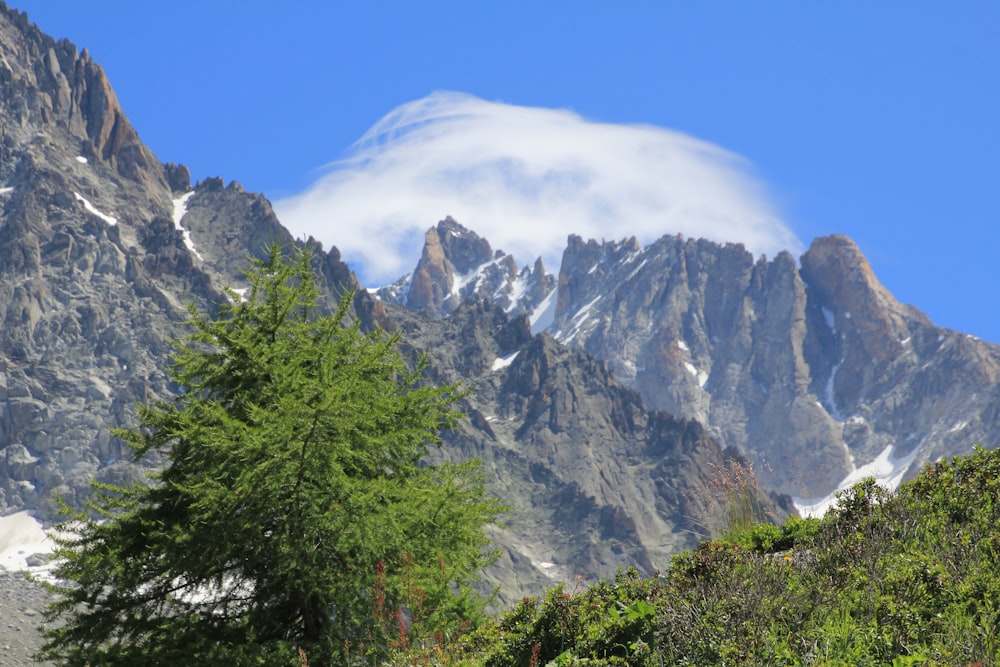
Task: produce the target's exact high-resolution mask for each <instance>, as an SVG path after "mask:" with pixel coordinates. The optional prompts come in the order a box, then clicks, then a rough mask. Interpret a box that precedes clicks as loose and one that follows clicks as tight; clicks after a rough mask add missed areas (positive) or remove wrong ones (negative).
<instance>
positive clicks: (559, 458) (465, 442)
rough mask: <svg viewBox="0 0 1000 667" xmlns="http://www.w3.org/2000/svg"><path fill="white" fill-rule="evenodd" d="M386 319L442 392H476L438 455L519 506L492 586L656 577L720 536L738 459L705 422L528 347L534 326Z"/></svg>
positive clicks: (762, 499) (757, 495)
mask: <svg viewBox="0 0 1000 667" xmlns="http://www.w3.org/2000/svg"><path fill="white" fill-rule="evenodd" d="M391 314H392V315H393V317H394V318H395V320H396V321H397V322H399V323H400V326H401V327H402V331H403V332H404V334H405V336H406V339H407V340H408V341H410V344H412V345H414V346H416V347H417V348H426V349H427V350H428V351H433V350H437V352H436V353H434V352H432V354H433V357H432V359H433V367H432V374H433V377H434V379H435V380H437V381H443V382H451V381H456V380H462V381H464V382H465V383H466V384H467V385H468V386H469V387H470V389H471V391H470V394H469V397H468V398H467V402H466V405H464V406H463V411H464V412H465V413H466V415H468V419H467V421H465V422H464V423H463V424H462V425H461V427H460V428H459V429H457V430H456V431H454V432H452V433H449V434H447V435H446V440H445V447H444V448H443V449H441V450H440V451H438V452H436V453H435V456H436V457H438V458H441V459H450V460H464V459H468V458H478V459H481V460H482V461H483V462H484V469H485V471H486V473H487V480H488V484H489V488H490V490H491V491H492V492H493V493H494V494H496V495H497V496H498V497H500V498H501V499H503V500H504V502H506V503H509V504H510V505H511V508H512V509H511V512H510V514H509V515H508V516H507V517H506V520H505V523H506V524H507V527H506V528H505V529H504V530H503V531H501V532H499V533H498V535H497V539H498V542H499V544H500V545H502V547H503V558H502V559H501V560H500V562H499V563H498V565H497V566H496V567H495V568H494V569H493V570H492V572H491V575H492V576H493V577H494V578H495V579H496V580H497V581H503V582H508V583H509V582H511V581H516V582H517V583H518V587H519V588H520V590H522V591H524V590H542V589H544V588H545V587H547V586H551V584H552V583H553V582H554V581H565V582H573V581H574V580H577V579H584V580H587V581H591V582H592V581H595V580H596V579H598V578H601V577H604V578H607V577H610V576H612V575H613V574H614V572H615V569H616V568H618V567H628V566H630V565H635V566H638V567H639V568H640V569H642V570H644V571H646V572H649V573H651V572H653V571H654V570H657V569H659V570H663V569H666V567H667V565H668V564H669V557H670V555H671V554H674V553H676V552H678V551H679V550H682V549H686V548H691V547H693V546H695V545H696V544H697V542H698V541H699V540H700V539H703V538H704V537H706V536H708V535H709V534H710V533H712V531H713V530H715V529H717V528H721V527H722V524H723V523H724V519H723V518H722V517H723V516H724V515H725V512H726V502H727V495H726V493H724V492H722V491H721V485H723V484H724V483H726V482H737V481H738V480H737V479H736V477H737V476H738V475H739V474H740V472H741V470H742V468H741V465H742V460H741V459H740V458H739V457H738V455H736V453H735V451H728V452H727V451H723V449H722V448H721V447H719V445H718V444H716V442H715V441H714V440H712V438H711V437H709V435H708V434H707V432H706V431H705V429H704V428H702V426H701V425H700V424H698V423H697V422H694V421H691V420H685V419H678V418H675V417H672V416H671V415H668V414H666V413H662V412H651V411H649V410H647V409H646V407H645V406H644V404H643V402H642V399H641V398H640V396H639V394H637V393H636V392H635V391H633V390H631V389H628V388H625V387H623V386H621V385H620V384H618V383H617V382H616V381H615V379H614V377H613V375H612V373H611V371H610V370H609V368H608V366H607V364H606V363H604V362H602V361H599V360H597V359H595V358H593V357H591V356H590V355H589V354H587V353H585V352H583V351H581V350H574V349H572V348H568V347H566V346H564V345H562V344H560V343H559V342H557V341H556V340H554V339H553V338H552V337H551V336H549V335H547V334H544V333H543V334H538V335H536V336H534V337H532V336H531V334H530V330H529V325H528V321H527V318H526V317H524V316H520V317H516V318H513V319H508V317H507V315H506V314H505V313H504V311H503V310H502V309H500V308H498V307H495V306H492V305H490V304H489V303H487V302H482V301H479V302H467V303H466V304H465V305H463V306H461V307H459V308H458V309H457V310H456V311H454V312H453V313H452V314H451V315H450V316H449V317H448V318H446V319H444V320H434V319H431V318H429V317H426V316H420V315H418V314H416V313H413V312H412V311H400V310H392V311H391ZM442 343H444V345H442ZM748 490H749V492H750V494H751V498H752V501H751V504H752V505H753V506H754V508H755V509H756V510H757V511H758V512H760V516H761V517H764V516H767V517H770V518H772V519H774V520H782V519H784V518H785V517H786V516H788V513H789V511H790V510H791V504H790V499H787V498H786V499H785V502H784V503H782V502H780V499H779V500H775V499H772V498H771V497H769V496H767V495H766V494H765V493H764V492H763V491H762V490H761V489H760V488H758V487H757V486H756V485H755V484H753V483H751V484H750V485H749V487H748ZM510 592H511V588H510V587H509V586H508V587H507V591H506V593H507V594H510Z"/></svg>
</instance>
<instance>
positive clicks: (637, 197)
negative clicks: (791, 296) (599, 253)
mask: <svg viewBox="0 0 1000 667" xmlns="http://www.w3.org/2000/svg"><path fill="white" fill-rule="evenodd" d="M751 172H752V169H751V166H750V164H749V163H748V162H747V161H746V160H744V159H743V158H741V157H740V156H738V155H735V154H733V153H731V152H729V151H726V150H725V149H722V148H720V147H718V146H715V145H713V144H710V143H707V142H704V141H701V140H698V139H695V138H693V137H690V136H688V135H685V134H682V133H680V132H675V131H672V130H666V129H663V128H659V127H653V126H640V125H612V124H607V123H597V122H592V121H588V120H586V119H584V118H581V117H580V116H579V115H577V114H575V113H573V112H571V111H565V110H556V109H541V108H533V107H520V106H513V105H510V104H503V103H499V102H487V101H485V100H482V99H479V98H477V97H473V96H470V95H464V94H460V93H450V92H438V93H433V94H431V95H429V96H427V97H425V98H423V99H420V100H417V101H415V102H410V103H408V104H404V105H402V106H400V107H398V108H396V109H395V110H393V111H392V112H391V113H389V114H388V115H387V116H385V117H384V118H382V120H380V121H379V122H378V123H376V124H375V125H374V126H373V127H372V128H371V129H370V130H369V131H368V132H367V133H366V134H365V135H364V136H363V137H361V139H360V140H358V142H357V143H355V145H354V146H352V148H351V152H350V154H349V155H348V157H346V158H345V159H342V160H339V161H336V162H333V163H331V164H329V165H327V171H326V172H325V174H324V175H323V176H322V177H320V178H319V180H317V181H316V182H315V183H314V184H313V185H312V186H310V187H309V188H308V189H307V190H306V191H305V192H304V193H302V194H299V195H296V196H293V197H289V198H286V199H282V200H280V201H277V202H275V209H276V210H277V212H278V216H279V218H280V219H281V221H282V222H283V223H284V224H285V225H286V226H287V227H288V229H289V230H290V231H291V232H292V233H293V234H294V235H296V236H302V235H312V236H314V237H316V238H317V239H319V240H321V241H323V243H324V245H327V246H329V245H336V246H337V247H338V248H340V250H341V253H342V255H343V257H344V259H345V260H346V261H347V262H349V263H350V264H351V265H352V267H353V268H354V269H355V270H356V271H358V273H359V275H360V276H361V277H362V281H363V283H364V284H365V285H366V286H369V287H371V286H376V285H379V284H383V283H386V282H389V281H391V280H394V279H395V278H397V277H399V276H400V275H402V274H403V273H405V272H406V271H408V270H410V269H411V268H412V267H413V266H414V265H415V264H416V261H417V258H418V257H419V253H420V248H421V246H422V243H423V233H424V231H425V230H426V229H427V228H428V227H431V226H432V225H434V224H436V223H437V221H438V220H440V219H442V218H444V217H445V216H446V215H451V216H452V217H453V218H455V219H456V220H458V221H459V222H460V223H462V224H463V225H465V226H466V227H468V228H470V229H472V230H474V231H475V232H476V233H478V234H479V235H480V236H484V237H485V238H487V239H489V241H490V243H491V244H492V246H493V247H494V248H501V249H503V250H504V251H506V252H508V253H510V254H512V255H514V257H515V258H516V259H517V260H518V261H519V262H520V263H522V264H525V263H528V262H531V261H534V258H535V257H537V256H539V255H541V256H542V257H543V258H544V260H545V264H546V267H547V268H548V269H549V270H550V271H556V270H558V264H559V259H560V258H561V256H562V251H563V248H564V247H565V245H566V237H567V235H569V234H571V233H572V234H579V235H580V236H582V237H584V238H596V239H602V238H603V239H621V238H624V237H628V236H633V235H634V236H636V237H638V238H639V240H640V241H641V242H643V243H648V242H651V241H653V240H655V239H657V238H659V237H660V236H663V235H664V234H676V233H682V234H684V235H685V236H690V237H695V238H697V237H705V238H708V239H712V240H716V241H733V242H742V243H744V244H746V246H747V248H748V249H750V250H752V251H753V252H755V253H758V254H759V253H767V254H768V255H773V254H775V253H776V252H777V251H779V250H781V249H789V250H792V251H798V250H800V249H801V247H802V246H801V243H800V242H799V240H798V239H797V238H796V237H795V235H794V234H793V233H792V231H791V230H790V229H789V228H788V227H787V226H786V225H785V224H784V223H783V222H782V221H781V220H780V218H779V217H778V214H777V212H776V211H775V209H774V207H773V206H772V205H771V204H770V202H769V201H768V199H767V197H766V195H765V193H764V187H763V185H762V184H761V183H760V182H759V181H758V180H756V179H755V178H754V177H753V175H752V173H751Z"/></svg>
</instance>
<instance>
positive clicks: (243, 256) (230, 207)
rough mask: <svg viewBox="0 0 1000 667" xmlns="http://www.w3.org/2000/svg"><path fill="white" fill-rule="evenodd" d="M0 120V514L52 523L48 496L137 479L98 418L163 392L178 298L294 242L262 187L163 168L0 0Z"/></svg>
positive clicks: (99, 82)
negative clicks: (274, 245) (24, 512)
mask: <svg viewBox="0 0 1000 667" xmlns="http://www.w3.org/2000/svg"><path fill="white" fill-rule="evenodd" d="M0 118H2V123H0V216H2V217H0V512H2V513H7V512H11V511H15V510H18V509H23V508H30V509H33V510H35V511H37V512H38V513H39V515H40V516H42V517H46V518H48V517H51V516H52V513H53V511H54V509H55V501H54V494H55V493H58V494H60V495H62V496H63V497H64V498H65V499H66V500H67V501H68V502H70V503H71V504H74V505H79V504H80V503H81V502H82V501H83V499H84V498H85V497H86V494H87V493H89V483H90V481H91V480H92V479H98V480H101V481H119V482H120V481H124V480H127V479H130V478H132V477H134V476H135V475H136V474H139V472H140V471H139V470H138V469H137V468H136V466H135V465H133V464H132V462H131V461H129V460H128V456H129V455H128V453H127V452H125V451H124V450H123V446H122V443H121V442H120V441H119V440H118V439H116V438H114V437H113V436H112V435H111V429H112V428H114V427H117V426H121V425H124V424H128V423H131V421H132V417H133V414H134V405H135V404H136V403H137V402H139V401H143V402H145V401H150V400H155V399H160V398H166V397H168V396H169V395H170V394H171V387H170V385H169V382H168V380H167V376H166V372H165V370H166V368H167V364H168V357H169V353H170V350H171V347H170V340H171V338H173V337H175V336H178V335H181V334H182V333H183V332H184V331H185V329H184V326H183V325H184V322H185V321H186V320H187V319H188V310H187V305H188V304H189V303H193V304H194V305H195V306H196V307H198V308H200V309H201V310H202V311H205V310H210V309H211V307H212V304H214V303H219V302H220V301H221V300H222V299H224V298H226V297H225V296H224V293H223V288H224V287H225V286H227V285H231V286H233V287H237V288H238V287H239V286H240V285H241V283H240V275H241V274H240V271H241V269H243V268H245V267H246V261H247V256H248V255H256V254H259V253H260V252H261V249H262V248H263V247H264V245H266V244H267V243H270V242H280V243H290V242H291V241H292V238H291V236H290V235H289V233H288V232H287V231H286V230H285V229H284V228H283V227H282V226H281V225H280V223H279V222H278V220H277V218H276V217H275V216H274V213H273V211H272V210H271V206H270V204H269V203H268V202H267V200H266V199H264V197H262V196H260V195H256V194H250V193H246V192H244V191H243V189H242V188H241V187H239V185H238V184H237V183H230V184H229V185H228V186H223V183H222V180H221V179H207V180H206V181H204V182H202V183H198V184H196V185H195V186H194V187H192V186H191V185H190V176H189V175H188V172H187V169H186V168H184V167H183V166H179V165H171V164H166V165H165V164H162V163H160V162H159V161H158V160H157V159H156V157H155V156H154V155H153V154H152V152H151V151H150V150H149V149H148V148H147V147H145V146H144V145H143V144H142V143H141V141H140V140H139V137H138V134H137V132H136V131H135V129H134V128H133V127H132V126H131V124H130V123H129V121H128V118H127V117H126V116H125V114H124V112H123V111H122V109H121V107H120V105H119V104H118V101H117V98H116V96H115V94H114V91H113V90H112V88H111V86H110V84H109V82H108V80H107V78H106V77H105V75H104V72H103V70H102V69H101V67H100V66H99V65H97V64H96V63H94V62H93V60H92V59H91V58H90V56H89V55H88V53H87V51H86V50H84V51H82V52H78V51H77V49H76V47H75V46H73V45H72V44H70V43H69V42H67V41H65V40H63V41H59V42H56V41H55V40H53V39H52V38H50V37H48V36H46V35H44V34H42V33H41V32H40V31H39V30H38V29H37V28H36V27H35V26H34V25H32V24H31V23H29V22H28V20H27V17H26V16H25V15H24V14H21V13H18V12H16V11H12V10H9V9H7V8H6V7H5V6H2V5H0ZM317 264H318V266H317V268H318V269H319V270H320V271H321V272H322V273H323V275H324V276H325V277H326V278H327V281H328V291H330V292H331V293H332V292H334V291H336V290H337V289H338V285H342V286H351V287H355V288H356V287H357V283H356V280H355V279H354V277H353V275H352V274H351V272H350V270H349V269H348V268H347V266H346V265H344V264H343V263H342V262H340V260H339V254H338V253H337V251H336V249H332V250H331V251H330V252H328V253H319V254H318V256H317ZM366 303H367V304H368V305H370V306H371V308H368V307H367V306H366ZM380 309H381V306H380V305H378V304H375V303H374V302H372V301H371V299H370V298H369V297H368V296H367V294H364V293H362V294H359V311H360V312H364V313H367V314H368V316H369V317H375V316H376V315H377V314H378V312H380Z"/></svg>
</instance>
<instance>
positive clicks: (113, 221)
mask: <svg viewBox="0 0 1000 667" xmlns="http://www.w3.org/2000/svg"><path fill="white" fill-rule="evenodd" d="M73 196H74V197H76V200H77V201H79V202H83V207H84V208H85V209H87V211H89V212H90V213H93V214H94V215H96V216H97V217H98V218H100V219H101V220H103V221H104V222H106V223H108V224H109V225H111V226H112V227H113V226H115V225H117V224H118V219H117V218H115V217H114V216H110V215H107V214H106V213H101V212H100V211H99V210H97V207H96V206H94V205H93V204H91V203H90V202H89V201H87V200H86V199H85V198H84V196H83V195H81V194H80V193H79V192H74V193H73Z"/></svg>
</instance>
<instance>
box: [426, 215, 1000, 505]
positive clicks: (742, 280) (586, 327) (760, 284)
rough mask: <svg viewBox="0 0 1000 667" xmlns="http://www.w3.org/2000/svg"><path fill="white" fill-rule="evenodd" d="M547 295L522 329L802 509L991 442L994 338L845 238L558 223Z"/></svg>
mask: <svg viewBox="0 0 1000 667" xmlns="http://www.w3.org/2000/svg"><path fill="white" fill-rule="evenodd" d="M442 224H444V223H442ZM454 225H455V223H454V221H450V222H449V224H448V227H447V229H448V230H449V232H448V233H450V234H455V233H456V232H455V231H451V230H454ZM440 229H441V226H440V225H439V227H438V230H440ZM434 231H435V230H433V229H432V230H431V231H430V232H428V234H429V235H430V234H431V233H432V232H434ZM438 233H440V232H438ZM469 233H470V232H468V231H467V230H464V229H463V230H460V231H458V232H457V234H458V235H465V234H469ZM426 253H427V251H426V249H425V254H426ZM448 262H449V257H448V255H447V253H445V256H444V259H443V261H442V262H441V263H443V264H444V265H447V264H448ZM553 294H554V297H553V296H552V295H550V298H549V302H550V303H551V304H552V308H551V312H549V313H547V314H546V316H545V317H540V316H539V313H538V312H536V311H530V310H528V311H527V312H528V314H529V315H530V316H531V317H532V320H533V321H534V322H537V323H539V324H541V326H539V327H536V330H537V329H543V330H545V331H547V332H548V333H549V334H550V335H551V336H552V337H553V338H554V339H555V340H557V341H559V342H561V343H563V344H564V345H567V346H570V347H574V348H577V349H581V350H584V351H586V352H588V353H590V354H591V355H593V356H594V357H595V358H598V359H602V360H604V361H605V362H606V363H607V365H608V367H609V368H610V369H611V370H612V371H613V373H614V377H615V378H616V379H617V381H619V382H621V383H623V384H624V385H625V386H628V387H631V388H633V389H635V390H636V391H637V392H638V393H639V395H640V396H641V397H642V399H643V402H644V404H645V405H647V406H648V407H649V408H650V409H653V410H661V411H666V412H669V413H671V414H675V415H679V416H682V417H684V418H687V419H693V420H696V421H698V422H700V423H702V424H704V425H705V427H706V429H707V432H708V433H709V434H710V435H711V436H712V437H713V438H714V439H715V440H716V441H717V442H718V443H720V445H721V446H723V447H732V448H735V449H736V450H737V451H739V452H740V453H741V454H742V455H744V456H746V457H747V458H748V459H749V460H750V462H751V463H752V464H753V465H754V469H755V471H756V474H757V476H758V478H759V479H760V480H761V482H762V483H763V484H764V485H765V487H766V488H769V489H772V490H779V491H781V492H783V493H789V494H792V495H794V496H795V497H797V499H798V500H797V503H798V505H799V507H800V508H801V509H802V510H804V511H821V510H822V509H823V508H824V507H826V506H827V505H828V504H829V503H830V502H831V501H832V494H833V492H834V491H835V490H836V489H837V488H841V487H842V486H843V485H844V484H845V483H847V482H849V481H852V480H855V479H858V478H860V477H861V476H863V475H866V474H871V475H875V476H877V477H880V478H881V479H883V480H884V481H886V482H888V483H890V484H898V483H899V481H900V480H901V479H903V478H904V477H906V476H912V475H913V474H914V473H915V472H916V471H917V470H919V469H920V468H921V467H922V465H923V464H924V463H926V462H928V461H934V460H938V459H940V458H941V457H945V456H950V455H954V454H959V453H966V452H968V451H970V450H971V447H972V445H973V444H976V443H980V444H983V445H984V446H990V447H992V446H995V443H996V437H995V435H994V433H993V429H994V427H995V425H996V424H997V423H998V416H1000V386H998V378H1000V347H998V346H996V345H992V344H989V343H985V342H983V341H980V340H978V339H976V338H975V337H973V336H969V335H966V334H961V333H959V332H955V331H950V330H946V329H942V328H940V327H937V326H935V325H934V324H933V323H932V322H931V321H930V320H929V319H928V318H927V317H926V316H925V315H923V313H921V312H920V311H919V310H917V309H916V308H914V307H912V306H907V305H903V304H900V303H899V302H897V301H896V299H895V298H893V296H892V295H891V294H890V293H889V292H888V290H886V289H885V288H884V287H883V286H882V285H881V284H880V283H879V282H878V279H877V278H876V277H875V274H874V272H873V271H872V268H871V266H870V264H869V263H868V261H867V260H866V259H865V257H864V256H863V255H862V253H861V251H860V250H859V249H858V247H857V245H856V244H855V243H854V242H853V241H851V240H850V239H848V238H846V237H844V236H828V237H824V238H819V239H816V240H815V241H814V242H813V243H812V245H811V247H810V248H809V249H808V250H807V251H806V252H805V253H804V254H803V255H802V256H801V257H800V258H799V260H798V262H796V260H795V258H794V257H792V256H791V255H790V254H789V253H781V254H779V255H778V256H777V257H775V258H774V259H772V260H768V259H767V258H766V257H760V258H755V257H754V256H753V255H752V254H751V253H749V252H747V251H746V250H745V249H744V248H743V246H742V245H736V244H718V243H713V242H710V241H706V240H695V239H684V238H683V237H680V236H665V237H663V238H661V239H659V240H658V241H656V242H654V243H651V244H649V245H647V246H641V245H640V244H639V243H638V242H637V241H636V240H635V239H634V238H632V239H626V240H623V241H619V242H613V241H612V242H608V241H605V242H602V243H598V242H596V241H585V240H583V239H582V238H580V237H578V236H570V237H569V239H568V243H567V247H566V250H565V251H564V253H563V257H562V263H561V267H560V271H559V278H558V284H557V287H556V289H555V291H554V293H553ZM426 310H427V312H429V313H431V314H434V313H435V311H434V310H432V309H426Z"/></svg>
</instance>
